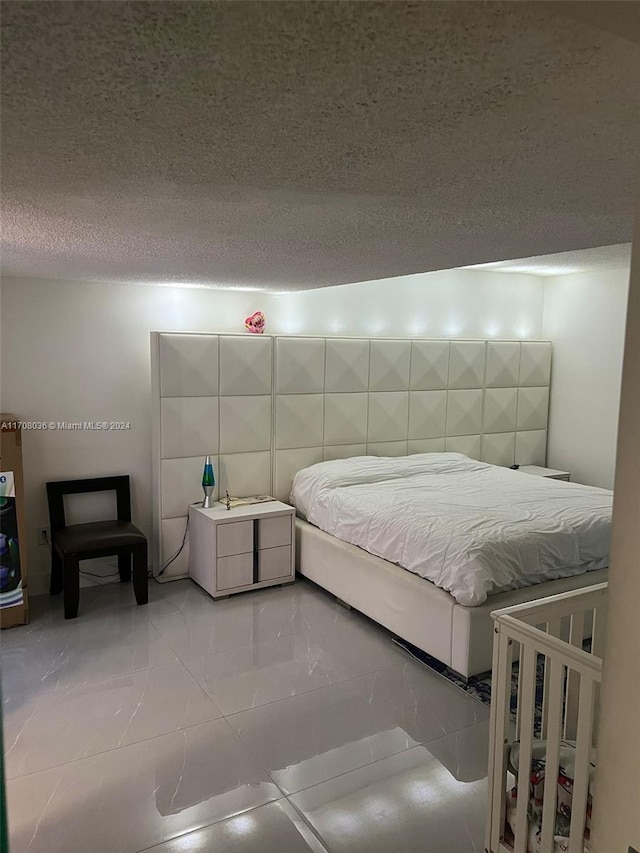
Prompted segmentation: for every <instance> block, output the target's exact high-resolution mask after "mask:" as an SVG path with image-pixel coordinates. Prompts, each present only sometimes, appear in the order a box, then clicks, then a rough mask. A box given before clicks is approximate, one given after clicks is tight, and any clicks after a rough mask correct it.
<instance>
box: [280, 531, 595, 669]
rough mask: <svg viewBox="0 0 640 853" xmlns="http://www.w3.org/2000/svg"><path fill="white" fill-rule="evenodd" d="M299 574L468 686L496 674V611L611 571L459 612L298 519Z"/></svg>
mask: <svg viewBox="0 0 640 853" xmlns="http://www.w3.org/2000/svg"><path fill="white" fill-rule="evenodd" d="M296 569H297V571H298V572H299V573H300V574H302V575H304V577H306V578H309V580H311V581H313V582H314V583H316V584H318V585H319V586H321V587H323V588H324V589H326V590H328V591H329V592H331V593H332V594H333V595H335V596H336V597H337V598H339V599H340V600H341V601H342V602H344V603H346V604H348V605H349V606H351V607H353V608H355V609H356V610H359V611H360V612H361V613H364V614H365V616H368V617H369V618H370V619H373V620H374V621H375V622H378V623H379V624H380V625H383V626H384V627H385V628H387V629H388V630H389V631H391V633H392V634H395V635H396V636H398V637H401V638H402V639H403V640H408V642H410V643H412V644H413V645H414V646H417V647H418V648H419V649H422V650H423V651H424V652H426V653H427V654H429V655H431V656H432V657H434V658H437V660H439V661H442V663H444V664H446V665H447V666H448V667H450V668H451V669H453V670H455V671H456V672H458V673H459V674H460V675H462V676H464V677H465V678H469V677H470V676H472V675H478V674H479V673H481V672H487V671H488V670H490V669H491V667H492V652H493V635H494V631H493V623H492V619H491V613H492V611H494V610H497V609H499V608H504V607H510V606H512V605H518V604H523V603H527V602H529V603H530V602H532V601H536V600H537V599H540V598H543V597H545V596H549V595H554V594H556V593H564V592H567V591H570V590H576V589H583V588H585V587H591V586H593V584H598V583H601V582H602V581H604V580H606V578H607V572H608V570H607V569H599V570H597V571H592V572H588V573H587V574H583V575H578V576H577V577H571V578H562V579H560V580H555V581H547V582H546V583H541V584H536V585H535V586H530V587H526V588H525V589H518V590H513V591H512V592H504V593H500V594H498V595H492V596H490V597H489V598H488V599H487V601H486V602H485V603H484V604H480V605H478V606H477V607H464V606H462V605H461V604H458V603H457V602H456V600H455V598H453V596H451V595H449V593H448V592H445V591H444V590H442V589H439V588H438V587H436V586H434V584H432V583H431V582H430V581H428V580H425V579H424V578H421V577H419V576H418V575H415V574H413V573H412V572H409V571H407V570H406V569H403V568H401V567H400V566H397V565H395V564H394V563H390V562H388V561H387V560H383V559H382V558H381V557H375V556H374V555H373V554H369V553H368V552H367V551H363V550H362V549H361V548H358V547H357V546H355V545H351V544H349V543H348V542H343V541H342V540H340V539H336V537H335V536H331V535H330V534H329V533H325V532H323V531H322V530H320V529H319V528H317V527H314V525H312V524H309V523H308V522H306V521H302V520H301V519H296Z"/></svg>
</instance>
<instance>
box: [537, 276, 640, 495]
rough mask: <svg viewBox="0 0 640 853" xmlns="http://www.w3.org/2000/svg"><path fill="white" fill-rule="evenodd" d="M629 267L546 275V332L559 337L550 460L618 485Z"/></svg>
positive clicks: (583, 476) (581, 479)
mask: <svg viewBox="0 0 640 853" xmlns="http://www.w3.org/2000/svg"><path fill="white" fill-rule="evenodd" d="M628 288H629V270H628V268H627V269H618V270H611V271H609V272H603V271H598V272H593V273H578V274H575V275H563V276H557V277H553V278H548V279H546V284H545V294H544V319H543V324H542V334H543V337H545V338H549V339H550V340H552V341H553V366H552V375H551V405H550V413H549V440H548V448H547V464H548V465H549V466H550V467H552V468H560V469H562V470H565V471H570V472H571V475H572V479H573V480H575V481H576V482H578V483H586V484H588V485H593V486H601V487H603V488H607V489H612V488H613V477H614V468H615V458H616V435H617V429H618V408H619V403H620V379H621V374H622V351H623V346H624V325H625V316H626V310H627V293H628Z"/></svg>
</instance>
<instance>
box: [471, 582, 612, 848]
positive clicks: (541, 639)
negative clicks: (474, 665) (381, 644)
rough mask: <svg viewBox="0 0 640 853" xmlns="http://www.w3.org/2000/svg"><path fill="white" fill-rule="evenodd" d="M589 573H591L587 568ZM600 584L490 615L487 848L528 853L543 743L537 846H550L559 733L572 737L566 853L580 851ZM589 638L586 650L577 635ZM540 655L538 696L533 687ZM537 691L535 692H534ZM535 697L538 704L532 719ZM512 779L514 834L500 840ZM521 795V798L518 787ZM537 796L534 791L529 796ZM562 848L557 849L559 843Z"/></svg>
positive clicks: (592, 735)
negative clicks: (514, 761) (514, 769)
mask: <svg viewBox="0 0 640 853" xmlns="http://www.w3.org/2000/svg"><path fill="white" fill-rule="evenodd" d="M594 574H595V573H594ZM606 609H607V584H605V583H603V584H598V585H596V586H592V587H590V588H588V589H584V590H577V591H574V592H566V593H562V594H560V595H554V596H551V597H549V598H543V599H541V600H540V601H536V602H535V603H533V604H520V605H517V606H515V607H507V608H504V609H501V610H498V611H496V612H494V613H493V618H494V620H495V629H494V653H493V672H494V681H493V684H494V689H493V690H492V697H491V722H490V745H489V803H488V814H487V835H486V847H485V849H486V851H487V853H528V851H529V850H530V849H531V847H530V844H529V837H530V834H531V829H532V828H531V827H530V826H529V825H528V822H529V816H528V814H527V809H528V804H529V796H528V793H529V774H530V768H531V756H532V750H533V749H534V747H535V746H536V744H539V743H540V741H541V740H542V741H544V742H545V743H544V746H542V747H541V748H542V750H543V751H544V755H545V761H546V767H545V779H544V787H543V795H542V815H541V818H540V822H539V824H538V827H539V829H540V830H541V837H540V849H541V850H543V851H545V853H546V851H552V850H554V849H555V845H554V838H553V836H554V826H555V815H556V809H557V791H558V766H559V756H560V746H561V739H564V740H565V741H570V742H575V767H574V772H573V785H572V801H571V822H570V825H569V851H570V853H583V850H584V833H585V820H586V818H587V805H588V798H589V775H590V764H591V759H592V749H593V748H595V747H596V745H597V743H596V740H597V729H598V707H599V699H600V696H599V694H600V683H601V681H602V657H603V653H604V641H605V636H606V621H607V616H606ZM585 636H587V637H591V647H590V652H587V651H585V650H583V648H582V645H583V637H585ZM516 654H519V661H520V664H519V668H518V676H517V679H518V690H517V704H516V708H515V715H516V720H515V730H514V721H513V709H512V707H511V691H512V678H513V674H512V663H513V661H514V660H515V655H516ZM541 658H542V661H543V666H544V676H543V679H542V696H540V695H539V691H540V688H539V687H538V689H536V681H537V671H538V668H539V664H540V659H541ZM536 693H538V697H536ZM536 701H538V702H539V703H540V706H541V711H542V714H541V720H540V725H539V728H538V727H537V726H535V725H534V721H535V707H536ZM514 740H518V741H519V743H520V747H519V748H520V755H519V770H518V775H517V779H516V777H515V776H514V775H513V774H511V773H510V771H509V770H508V764H507V762H508V753H509V748H510V744H511V743H512V742H513V741H514ZM516 782H517V788H518V796H517V799H516V808H515V820H514V821H513V822H514V823H515V837H514V838H511V834H510V833H509V838H507V837H506V836H507V833H506V821H505V817H506V800H507V791H508V790H510V789H511V788H512V787H513V786H514V783H516ZM521 791H522V792H525V791H526V792H527V795H524V796H520V792H521ZM536 796H537V794H536ZM563 849H564V848H563Z"/></svg>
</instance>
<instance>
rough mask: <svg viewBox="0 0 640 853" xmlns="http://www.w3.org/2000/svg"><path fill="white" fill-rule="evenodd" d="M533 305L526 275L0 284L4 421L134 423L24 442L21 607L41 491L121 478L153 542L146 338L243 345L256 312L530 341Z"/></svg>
mask: <svg viewBox="0 0 640 853" xmlns="http://www.w3.org/2000/svg"><path fill="white" fill-rule="evenodd" d="M543 292H544V286H543V282H542V280H541V279H540V278H538V277H536V276H532V275H522V274H515V275H510V274H505V273H494V272H487V271H471V270H453V271H447V272H441V273H429V274H424V275H414V276H407V277H403V278H397V279H390V280H386V281H384V280H383V281H375V282H366V283H362V284H355V285H346V286H344V287H335V288H326V289H322V290H316V291H306V292H300V293H287V294H277V295H276V294H266V293H263V292H242V291H214V290H205V289H195V288H169V287H144V286H133V285H122V284H113V283H108V284H84V283H74V282H61V281H46V280H31V279H10V278H6V279H4V280H3V282H2V293H1V303H0V306H1V309H2V325H1V333H2V335H1V337H2V340H1V344H2V348H1V351H2V372H1V379H2V384H1V399H0V404H1V406H0V407H1V409H2V411H10V412H15V413H16V414H17V415H19V416H20V417H21V418H22V419H24V420H32V421H39V420H44V421H56V422H57V421H67V422H73V421H95V420H101V421H112V420H116V421H129V422H130V423H131V429H130V430H126V431H122V432H111V431H109V432H96V431H91V432H89V431H87V432H77V431H69V432H63V431H54V432H52V431H33V432H31V431H27V432H25V433H24V467H25V488H26V499H27V507H26V509H27V516H28V528H29V534H30V539H29V542H28V547H29V557H28V559H29V589H30V592H31V594H32V595H33V594H37V593H39V592H44V591H46V589H47V584H48V573H49V561H48V551H47V549H46V547H44V546H42V545H38V544H37V530H38V529H39V528H41V527H47V526H48V513H47V507H46V498H45V490H44V483H45V482H46V481H47V480H50V479H66V478H69V477H84V476H97V475H101V474H108V473H111V474H112V473H117V472H122V473H129V474H130V475H131V477H132V500H133V515H134V521H135V522H136V523H138V524H139V526H140V527H142V529H143V530H144V531H145V532H147V533H150V531H151V412H150V401H151V398H150V368H149V331H151V330H154V329H161V330H181V329H182V330H190V331H219V332H242V331H244V329H243V321H244V318H245V317H246V316H247V315H248V314H250V313H252V312H253V311H255V310H264V312H265V314H266V315H267V331H268V332H271V333H274V334H277V333H280V334H283V333H284V334H289V333H299V334H326V335H331V334H350V335H364V336H370V335H380V336H393V335H399V336H403V337H404V336H431V337H447V336H450V337H487V336H494V335H495V336H496V337H501V338H509V337H516V338H526V337H530V338H536V337H540V336H541V329H542V311H543ZM73 520H80V519H77V518H74V519H73ZM81 520H89V518H88V517H87V518H83V519H81Z"/></svg>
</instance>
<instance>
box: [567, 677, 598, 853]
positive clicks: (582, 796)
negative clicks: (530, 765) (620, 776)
mask: <svg viewBox="0 0 640 853" xmlns="http://www.w3.org/2000/svg"><path fill="white" fill-rule="evenodd" d="M593 688H594V682H593V681H592V680H591V679H590V678H587V677H586V676H581V678H580V704H579V711H578V730H577V737H576V758H575V773H574V780H573V796H572V798H571V824H570V826H569V853H582V851H583V849H584V840H583V836H584V824H585V820H586V816H587V798H588V796H589V758H590V755H591V727H592V725H593V696H594V690H593Z"/></svg>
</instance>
